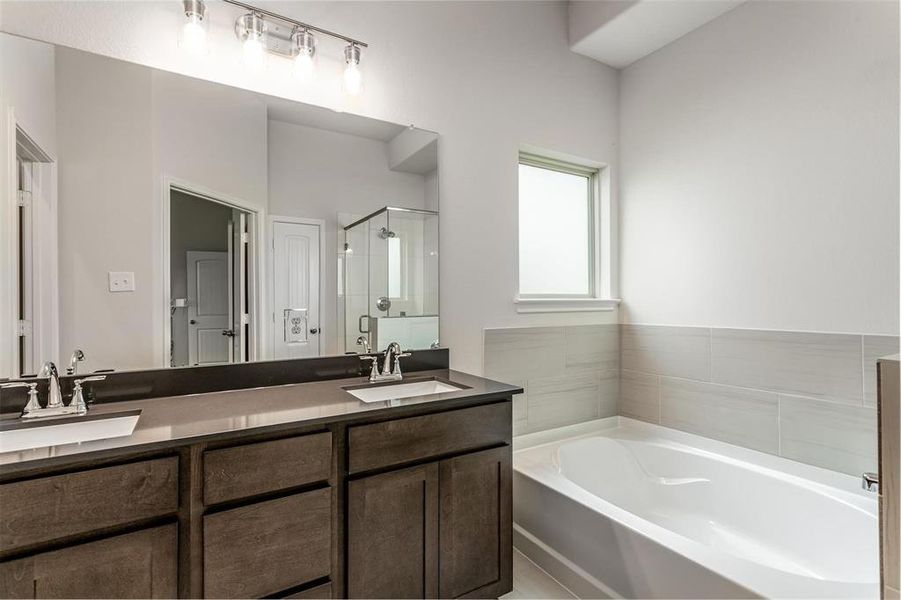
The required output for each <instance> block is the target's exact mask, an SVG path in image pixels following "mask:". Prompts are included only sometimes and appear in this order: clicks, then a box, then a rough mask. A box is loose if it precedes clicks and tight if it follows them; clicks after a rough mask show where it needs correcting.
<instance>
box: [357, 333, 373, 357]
mask: <svg viewBox="0 0 901 600" xmlns="http://www.w3.org/2000/svg"><path fill="white" fill-rule="evenodd" d="M357 346H363V354H369V350H370V348H369V338H367V337H366V336H365V335H361V336H360V337H358V338H357Z"/></svg>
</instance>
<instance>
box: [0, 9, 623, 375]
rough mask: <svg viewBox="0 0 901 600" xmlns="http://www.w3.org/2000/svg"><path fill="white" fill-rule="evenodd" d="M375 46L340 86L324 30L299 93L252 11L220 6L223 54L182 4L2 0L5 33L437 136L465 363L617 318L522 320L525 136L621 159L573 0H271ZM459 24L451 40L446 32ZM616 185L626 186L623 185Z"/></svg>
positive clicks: (602, 82)
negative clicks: (207, 44) (571, 13)
mask: <svg viewBox="0 0 901 600" xmlns="http://www.w3.org/2000/svg"><path fill="white" fill-rule="evenodd" d="M260 4H261V5H262V6H267V5H268V6H271V8H272V9H273V10H276V11H278V12H281V13H284V14H288V15H291V16H294V17H296V18H299V19H303V20H306V21H310V22H313V23H316V24H318V25H320V26H322V27H325V28H328V29H334V30H338V31H342V32H346V33H347V34H348V35H353V36H356V37H359V38H361V39H363V40H365V41H367V42H369V43H370V48H369V49H368V50H367V51H366V52H364V53H363V61H362V67H363V69H364V77H365V84H364V85H365V93H364V94H363V95H362V96H361V97H360V98H359V100H358V101H356V102H347V101H345V100H344V99H343V98H342V96H341V95H340V92H339V91H338V90H339V77H340V68H339V66H340V65H339V62H340V61H339V60H338V58H339V57H340V53H341V45H340V44H336V43H334V42H331V41H328V40H325V41H323V42H322V44H320V47H319V52H318V54H317V57H320V58H322V63H321V67H322V68H321V71H322V73H323V74H324V76H325V77H324V79H323V80H321V82H320V83H319V84H318V85H313V86H310V87H308V88H306V89H305V88H303V87H301V86H298V85H297V84H296V81H295V80H293V79H292V78H291V77H290V73H289V65H288V64H287V62H286V61H273V62H272V63H271V64H270V67H269V68H268V69H267V70H265V71H263V72H261V73H249V72H247V70H246V69H242V68H241V67H240V66H239V62H238V57H239V53H240V48H239V44H237V43H236V42H235V39H234V33H233V31H232V27H233V23H234V19H235V17H236V16H237V15H238V14H239V13H240V10H238V9H234V10H232V9H231V8H227V7H224V6H222V5H221V4H218V3H217V4H214V5H213V6H211V14H212V15H213V16H212V19H211V39H212V44H211V53H210V55H209V56H208V57H206V59H205V60H201V61H191V60H187V59H186V58H185V57H184V56H183V55H182V54H180V53H179V51H178V48H177V47H176V37H177V29H178V27H179V23H180V19H181V15H180V10H179V5H178V4H177V3H172V2H141V3H125V2H116V3H106V2H4V7H3V25H2V26H3V28H4V30H6V31H10V32H13V33H19V34H22V35H27V36H29V37H34V38H37V39H42V40H47V41H52V42H56V43H60V44H64V45H70V46H74V47H78V48H81V49H84V50H89V51H92V52H98V53H101V54H106V55H109V56H114V57H117V58H122V59H125V60H130V61H135V62H139V63H142V64H147V65H151V66H154V67H158V68H161V69H164V70H170V71H176V72H182V73H186V74H193V75H197V76H201V77H204V78H209V79H212V80H216V81H220V82H225V83H229V84H233V85H238V86H241V87H246V88H248V89H254V90H257V91H262V92H265V93H271V94H274V95H277V96H282V97H286V98H291V99H296V100H304V101H308V102H311V103H314V104H320V105H324V106H329V107H333V108H343V109H345V110H348V111H351V112H356V113H359V114H363V115H366V116H371V117H375V118H380V119H384V120H388V121H393V122H397V123H404V124H409V123H412V124H414V125H416V126H418V127H422V128H424V129H429V130H433V131H437V132H439V133H440V134H441V135H442V137H441V142H440V156H439V166H440V171H441V178H440V186H441V189H440V194H441V316H442V334H441V339H442V343H444V344H445V345H448V346H450V347H451V350H452V351H451V360H452V363H453V365H454V366H455V367H456V368H460V369H464V370H467V371H472V372H481V369H482V359H481V353H482V329H483V328H484V327H488V326H491V327H500V326H511V325H514V326H515V325H534V324H547V323H556V324H563V323H584V322H609V321H610V320H613V319H615V314H614V313H594V314H592V313H581V314H570V315H564V316H561V315H542V314H533V315H519V314H517V313H516V311H515V309H514V305H513V296H514V293H515V290H514V267H515V264H514V252H515V248H516V243H515V240H516V217H515V215H516V210H515V209H516V164H517V152H518V150H519V148H520V146H521V145H522V144H532V145H535V146H539V147H544V148H548V149H551V150H557V151H560V152H566V153H569V154H572V155H576V156H581V157H584V158H586V159H591V160H595V161H599V162H605V163H609V164H611V165H613V166H614V167H615V163H616V158H617V146H616V141H617V110H618V109H617V103H618V95H617V74H616V71H614V70H613V69H610V68H608V67H605V66H603V65H600V64H599V63H597V62H595V61H593V60H591V59H588V58H585V57H582V56H578V55H574V54H573V53H571V52H570V51H569V48H568V41H567V6H566V4H565V3H563V2H478V3H473V2H371V3H370V2H342V3H330V2H309V3H308V2H302V3H301V2H271V3H266V2H261V3H260ZM449 31H450V32H458V34H453V35H448V34H447V32H449ZM613 183H614V189H615V188H616V181H614V182H613Z"/></svg>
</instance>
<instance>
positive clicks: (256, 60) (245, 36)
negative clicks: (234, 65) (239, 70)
mask: <svg viewBox="0 0 901 600" xmlns="http://www.w3.org/2000/svg"><path fill="white" fill-rule="evenodd" d="M235 35H236V36H238V39H239V40H241V45H242V46H243V54H244V58H243V61H244V64H245V65H247V66H249V67H254V68H259V67H262V66H264V65H265V64H266V43H265V39H264V37H263V36H264V35H265V34H264V33H263V17H262V16H261V15H258V14H254V13H247V14H246V15H242V16H240V17H238V20H237V21H235Z"/></svg>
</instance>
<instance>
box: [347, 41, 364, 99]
mask: <svg viewBox="0 0 901 600" xmlns="http://www.w3.org/2000/svg"><path fill="white" fill-rule="evenodd" d="M344 62H345V64H346V66H345V67H344V92H345V93H347V94H349V95H351V96H358V95H359V94H360V92H361V91H362V89H363V74H362V73H361V72H360V47H359V46H357V45H356V44H354V43H350V44H348V45H347V46H345V48H344Z"/></svg>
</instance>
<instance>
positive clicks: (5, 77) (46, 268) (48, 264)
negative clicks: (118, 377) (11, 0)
mask: <svg viewBox="0 0 901 600" xmlns="http://www.w3.org/2000/svg"><path fill="white" fill-rule="evenodd" d="M54 54H55V53H54V49H53V47H52V46H48V45H46V44H43V43H40V42H35V41H32V40H27V39H23V38H17V37H13V36H7V35H0V119H3V120H4V121H6V120H7V115H8V111H12V113H13V115H14V116H15V120H16V125H17V126H18V127H20V128H21V129H22V130H24V131H25V133H26V134H27V135H28V136H29V137H30V138H31V139H32V141H34V142H35V143H36V144H37V145H38V146H39V147H40V148H41V150H43V151H44V152H45V153H46V154H49V155H50V156H51V158H53V157H55V155H56V151H57V141H56V102H55V100H56V92H55V87H56V81H55V56H54ZM7 125H8V122H4V124H3V126H0V130H5V129H6V126H7ZM7 135H8V136H9V137H7ZM15 136H16V132H15V131H12V130H11V131H9V132H8V134H7V132H5V131H3V135H0V140H2V142H0V143H2V144H3V146H4V148H3V149H2V150H0V159H2V162H0V164H3V165H6V164H14V162H9V163H7V161H6V159H5V158H3V157H4V156H5V153H6V152H10V153H11V154H10V158H9V160H10V161H14V160H15V156H14V155H13V153H15ZM2 170H3V171H4V172H3V174H0V186H2V188H0V202H2V204H3V209H2V210H0V232H2V235H3V238H4V241H5V242H8V243H4V244H2V245H0V265H2V273H3V275H2V276H0V332H2V333H0V340H2V344H3V345H2V348H3V352H2V354H0V376H6V375H7V374H13V362H14V357H15V355H16V354H17V351H15V348H14V346H15V345H17V344H18V342H17V336H16V335H15V327H16V321H17V319H18V315H17V313H16V308H17V304H18V303H17V302H16V301H15V297H16V295H17V294H16V293H15V291H14V290H15V288H16V287H17V283H16V278H17V268H16V264H17V263H18V258H17V255H18V254H17V253H18V250H17V249H16V248H15V247H14V243H15V240H16V239H17V238H18V236H17V235H15V234H13V232H14V231H15V227H16V225H15V223H16V222H17V217H16V210H17V208H16V206H15V198H14V195H15V189H14V188H15V181H12V180H10V181H8V182H7V179H6V178H7V177H8V176H9V175H14V174H13V173H7V172H6V170H5V169H2ZM32 172H33V176H34V182H33V186H32V191H33V194H32V205H31V222H32V229H33V234H34V235H33V239H32V241H33V246H32V257H31V261H32V276H33V279H32V313H33V314H32V323H33V329H32V333H33V338H32V340H33V352H34V362H35V363H39V362H40V361H45V360H54V361H57V360H59V356H58V354H59V339H58V336H57V333H56V331H57V327H56V324H57V321H58V318H59V315H58V310H59V308H58V305H57V301H56V298H57V293H56V285H57V245H56V239H57V233H56V232H57V225H56V224H57V212H56V211H57V209H56V167H55V165H54V164H53V163H41V164H36V165H35V166H34V168H33V170H32ZM7 194H9V196H7ZM36 366H38V365H36Z"/></svg>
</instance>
